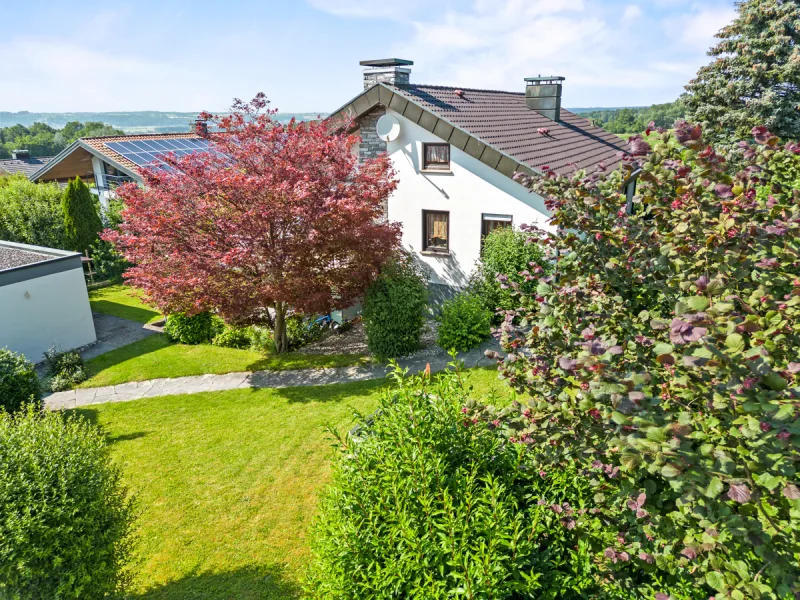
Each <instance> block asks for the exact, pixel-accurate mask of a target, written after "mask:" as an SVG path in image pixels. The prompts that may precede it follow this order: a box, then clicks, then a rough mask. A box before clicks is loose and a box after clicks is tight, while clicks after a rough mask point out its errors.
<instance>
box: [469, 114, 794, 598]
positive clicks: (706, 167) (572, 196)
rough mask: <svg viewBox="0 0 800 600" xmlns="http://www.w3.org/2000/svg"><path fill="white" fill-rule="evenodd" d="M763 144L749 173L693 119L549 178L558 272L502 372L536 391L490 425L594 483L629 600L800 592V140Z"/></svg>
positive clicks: (607, 567) (614, 580)
mask: <svg viewBox="0 0 800 600" xmlns="http://www.w3.org/2000/svg"><path fill="white" fill-rule="evenodd" d="M752 134H753V137H754V139H755V142H756V143H755V144H750V143H748V142H742V143H741V144H739V145H737V149H736V161H735V163H736V166H735V167H732V166H731V161H730V160H728V158H732V157H727V156H726V155H724V154H720V152H719V151H718V150H716V149H715V148H714V147H712V146H710V145H708V144H707V143H706V142H705V140H703V138H702V131H701V129H700V128H699V127H693V126H690V125H689V124H687V123H678V124H676V130H675V132H674V133H672V132H660V133H659V134H657V135H654V136H653V137H654V138H655V140H654V143H653V144H652V151H651V150H650V145H649V144H646V143H643V140H642V139H638V140H637V139H634V140H632V143H631V144H630V145H629V147H630V148H631V151H632V152H636V156H627V157H626V160H625V161H624V162H623V165H622V167H621V168H620V169H619V170H617V171H615V172H614V173H611V174H609V175H608V176H606V177H603V178H600V177H595V176H587V175H586V174H585V173H582V172H578V173H576V174H574V175H573V176H570V177H559V176H555V175H548V176H546V177H544V178H541V179H539V180H538V181H537V182H536V183H534V186H533V187H534V189H535V191H536V192H537V193H539V194H540V195H541V196H542V197H543V198H545V199H546V202H547V206H548V208H549V209H550V210H551V211H552V212H553V218H554V220H555V221H556V222H557V223H558V224H559V225H560V228H561V232H560V233H559V234H557V235H554V234H545V233H542V234H541V235H542V236H543V237H542V241H543V243H545V244H547V248H548V252H549V253H550V255H551V256H552V257H553V259H554V260H556V261H557V262H556V266H555V271H554V274H553V276H546V277H540V278H539V279H538V281H537V285H536V290H535V294H536V296H535V297H534V298H531V301H530V302H529V303H528V304H527V306H529V307H530V309H529V310H523V311H520V313H521V314H519V315H518V316H519V318H520V321H521V322H522V321H525V322H526V323H527V324H528V325H529V327H530V329H529V331H527V332H523V331H520V330H519V329H517V328H515V327H511V326H506V327H504V330H505V338H504V349H505V350H506V352H507V354H506V356H505V357H503V358H502V362H501V364H500V367H501V370H502V372H503V375H504V376H505V377H506V378H507V380H508V381H509V383H510V384H511V385H513V386H514V387H515V388H516V389H517V390H519V391H520V392H521V393H525V394H526V395H530V396H531V398H532V399H531V402H530V405H529V406H528V407H524V408H520V409H518V410H515V411H513V414H506V415H503V416H501V417H498V416H497V415H491V414H488V415H486V416H485V418H486V419H487V420H492V419H497V418H500V419H501V424H502V425H503V426H504V427H505V426H506V425H507V428H508V429H507V430H508V432H509V435H513V436H515V437H519V436H521V435H524V436H527V437H528V438H529V439H530V440H531V443H532V445H531V448H535V449H536V451H535V452H533V453H532V455H531V461H532V463H533V467H534V468H537V469H543V470H548V469H550V468H552V467H555V466H557V465H562V464H565V463H570V464H574V465H575V466H576V467H577V468H578V469H580V470H582V471H586V472H589V473H591V474H592V476H591V482H592V486H593V487H594V488H595V491H596V495H595V496H594V502H595V506H594V510H596V511H597V514H598V515H599V516H600V517H601V518H602V520H603V521H604V523H605V526H604V530H603V533H604V535H605V536H606V539H607V546H606V547H605V548H604V549H600V550H599V551H597V552H596V554H595V556H594V560H595V561H596V563H597V564H598V565H599V566H600V567H601V569H602V571H603V573H604V577H605V579H606V581H607V584H606V590H618V591H625V592H627V593H629V594H630V595H629V597H630V598H643V599H644V598H646V599H648V600H651V599H652V598H653V597H656V598H671V599H672V600H684V599H695V598H701V599H707V598H709V597H711V596H714V597H716V598H731V599H744V598H748V599H749V598H762V599H771V600H777V599H781V600H783V599H788V598H794V597H797V595H798V594H800V476H798V473H800V471H799V470H798V467H800V401H799V400H798V399H800V360H799V357H800V260H798V259H799V258H800V203H798V197H799V196H800V192H798V190H797V189H795V188H794V187H793V186H792V185H787V184H786V182H794V181H797V178H798V175H799V174H800V145H798V144H796V143H788V144H785V145H784V144H781V143H779V141H778V139H777V138H775V136H773V135H771V134H770V133H769V131H767V130H766V129H764V128H760V127H759V128H756V129H754V130H753V132H752ZM675 140H677V142H678V143H677V144H675V143H673V142H674V141H675ZM638 169H641V177H640V179H639V181H638V186H637V193H636V196H635V197H634V198H633V203H632V204H633V210H632V211H631V210H629V208H628V202H627V198H626V197H625V194H624V193H620V190H621V189H623V183H624V182H625V181H626V180H628V178H629V177H630V176H631V174H632V173H633V172H635V170H638ZM631 212H632V213H633V214H630V213H631Z"/></svg>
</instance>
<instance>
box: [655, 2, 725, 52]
mask: <svg viewBox="0 0 800 600" xmlns="http://www.w3.org/2000/svg"><path fill="white" fill-rule="evenodd" d="M735 17H736V10H734V9H733V8H732V7H727V6H719V7H712V8H703V7H700V6H695V8H694V10H692V12H690V13H688V14H684V15H681V16H678V17H672V18H668V19H665V20H664V28H665V29H666V31H667V33H668V35H673V36H675V35H677V36H678V40H679V42H680V43H681V44H682V45H684V46H685V47H686V48H687V49H692V50H698V51H706V50H708V49H709V48H710V47H711V46H713V45H714V43H715V38H714V36H715V35H716V34H717V32H719V30H720V29H722V28H723V27H724V26H725V25H727V24H728V23H730V22H731V21H733V19H734V18H735Z"/></svg>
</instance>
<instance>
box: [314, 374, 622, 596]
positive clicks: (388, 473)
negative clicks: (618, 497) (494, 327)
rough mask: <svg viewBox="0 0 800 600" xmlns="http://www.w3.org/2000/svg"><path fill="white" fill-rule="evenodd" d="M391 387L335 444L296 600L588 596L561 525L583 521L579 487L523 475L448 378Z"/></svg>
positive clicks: (561, 474) (590, 570)
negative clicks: (302, 596)
mask: <svg viewBox="0 0 800 600" xmlns="http://www.w3.org/2000/svg"><path fill="white" fill-rule="evenodd" d="M395 379H396V385H395V386H394V389H391V390H389V391H387V392H386V394H385V396H384V397H383V398H382V401H381V404H380V409H379V410H378V412H377V413H375V415H373V416H372V417H370V418H369V419H364V418H360V419H359V420H360V421H361V425H360V426H359V427H358V428H357V429H356V430H354V431H353V432H351V434H350V435H348V436H346V437H342V436H338V435H337V437H338V441H339V443H340V450H339V451H338V452H337V453H336V455H335V458H334V466H333V476H332V485H331V487H330V488H329V490H328V491H327V492H326V493H325V494H324V496H323V498H322V500H321V505H320V514H319V517H318V518H317V520H316V523H315V527H314V530H313V533H312V535H311V536H310V539H311V540H312V545H313V550H314V560H313V561H312V565H311V569H310V572H309V577H308V581H307V584H306V592H307V594H308V596H307V597H309V598H319V599H323V598H324V599H342V600H345V599H346V600H360V599H366V598H425V599H426V600H438V599H442V600H444V599H447V598H453V597H464V598H534V597H535V598H543V599H555V598H594V597H597V593H598V592H599V589H598V586H597V584H596V577H595V576H594V575H595V571H596V567H595V566H594V565H593V564H592V561H591V553H590V551H589V546H588V543H587V541H586V540H585V539H584V537H583V534H584V532H583V530H581V531H578V530H576V529H575V523H576V522H577V521H578V520H579V519H581V520H587V519H589V518H590V515H587V512H586V505H587V504H588V503H589V502H590V501H591V494H592V492H591V490H590V487H589V485H588V482H587V481H586V480H585V479H583V478H580V477H576V474H575V472H574V469H572V468H569V467H568V468H567V469H565V470H563V471H559V470H553V471H552V472H547V473H545V472H537V471H532V470H530V469H528V468H526V464H525V463H526V461H527V456H526V452H525V450H524V448H523V447H522V446H520V445H517V444H512V443H508V441H507V439H506V438H505V437H504V436H503V435H502V433H501V432H500V430H498V429H497V428H496V427H495V425H494V424H492V423H483V422H480V421H478V419H472V418H470V417H468V416H467V415H465V413H467V412H468V411H469V409H468V406H471V405H472V402H471V400H470V399H469V396H470V390H469V389H467V388H466V386H465V385H464V382H463V379H462V377H461V373H459V372H458V371H450V372H448V373H445V374H444V375H442V376H440V377H437V378H433V379H431V378H429V377H424V376H423V377H411V378H407V379H405V378H403V377H402V374H401V373H399V372H395ZM593 521H594V522H595V523H598V521H597V519H594V520H593ZM618 597H619V598H620V600H621V599H622V598H625V596H618Z"/></svg>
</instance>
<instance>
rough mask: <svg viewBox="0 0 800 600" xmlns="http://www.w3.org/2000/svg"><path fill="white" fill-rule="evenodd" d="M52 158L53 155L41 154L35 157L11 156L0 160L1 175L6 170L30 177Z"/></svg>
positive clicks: (6, 171)
mask: <svg viewBox="0 0 800 600" xmlns="http://www.w3.org/2000/svg"><path fill="white" fill-rule="evenodd" d="M51 159H52V157H51V156H40V157H34V158H16V159H15V158H9V159H4V160H0V175H1V174H3V173H4V172H5V173H9V174H12V175H13V174H14V173H22V174H23V175H25V176H26V177H30V176H31V175H33V174H34V173H35V172H36V171H38V170H39V169H41V168H42V167H43V166H45V165H46V164H47V163H49V162H50V160H51Z"/></svg>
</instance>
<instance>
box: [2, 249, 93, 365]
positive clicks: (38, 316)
mask: <svg viewBox="0 0 800 600" xmlns="http://www.w3.org/2000/svg"><path fill="white" fill-rule="evenodd" d="M96 340H97V337H96V335H95V330H94V322H93V321H92V311H91V308H90V306H89V294H88V292H87V291H86V281H85V280H84V277H83V266H82V265H81V255H80V254H78V253H77V252H67V251H64V250H55V249H53V248H43V247H41V246H29V245H27V244H14V243H12V242H3V241H0V348H9V349H10V350H13V351H14V352H19V353H21V354H24V355H25V356H26V358H27V359H28V360H30V361H32V362H39V361H40V360H42V358H43V354H44V352H45V351H47V350H49V349H50V348H51V347H52V346H54V345H57V346H59V347H60V348H61V349H62V350H70V349H72V348H79V347H81V346H86V345H87V344H91V343H92V342H94V341H96Z"/></svg>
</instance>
